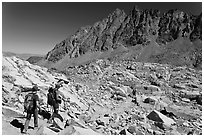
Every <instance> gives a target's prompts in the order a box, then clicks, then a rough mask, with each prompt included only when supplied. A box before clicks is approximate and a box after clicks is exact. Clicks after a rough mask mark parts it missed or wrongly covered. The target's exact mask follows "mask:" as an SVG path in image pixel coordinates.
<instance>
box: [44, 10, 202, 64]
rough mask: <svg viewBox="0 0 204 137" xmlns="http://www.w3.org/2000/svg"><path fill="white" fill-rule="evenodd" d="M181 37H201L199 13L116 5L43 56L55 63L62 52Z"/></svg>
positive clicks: (77, 53) (71, 55)
mask: <svg viewBox="0 0 204 137" xmlns="http://www.w3.org/2000/svg"><path fill="white" fill-rule="evenodd" d="M182 37H184V38H187V39H190V41H191V42H194V41H196V40H198V39H200V40H201V37H202V14H200V15H199V16H193V15H192V16H190V15H188V14H186V13H184V12H182V11H179V10H169V11H168V12H166V13H164V14H163V15H160V12H159V11H158V10H152V9H151V10H139V9H138V8H136V7H134V8H133V10H132V11H131V12H130V13H129V14H128V15H126V14H125V13H124V11H122V10H120V9H116V10H115V11H114V12H113V13H112V14H110V15H109V16H108V17H107V18H105V19H103V20H102V21H99V22H96V23H95V24H94V25H93V26H86V27H82V28H80V29H79V30H78V31H77V32H76V33H75V34H74V35H72V36H71V37H70V38H67V39H66V40H64V41H62V42H61V43H59V44H57V45H56V46H55V47H54V49H53V50H51V51H50V52H48V54H47V55H46V58H45V59H46V60H48V61H51V62H53V63H55V62H57V61H59V60H61V59H62V58H64V57H65V55H66V56H67V55H68V56H69V58H77V57H79V56H81V55H83V54H86V53H87V52H88V51H90V52H94V51H102V52H104V51H107V50H110V49H116V48H117V47H118V46H119V45H123V46H124V47H127V48H128V47H133V46H136V45H138V44H140V45H144V46H145V45H148V44H149V43H150V42H152V41H153V42H155V43H157V44H158V45H161V46H162V45H166V44H168V43H170V42H172V41H174V40H176V39H178V38H182ZM199 50H201V49H200V48H199ZM192 56H193V57H194V59H193V61H194V64H195V66H196V65H199V64H200V63H201V62H202V61H201V56H200V55H199V53H197V52H195V55H192Z"/></svg>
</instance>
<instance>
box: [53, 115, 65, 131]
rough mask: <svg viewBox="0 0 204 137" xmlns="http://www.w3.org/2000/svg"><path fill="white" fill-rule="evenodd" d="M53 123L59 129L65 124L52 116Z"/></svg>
mask: <svg viewBox="0 0 204 137" xmlns="http://www.w3.org/2000/svg"><path fill="white" fill-rule="evenodd" d="M53 125H54V126H55V127H57V128H59V129H61V130H62V129H64V126H65V124H64V123H63V122H62V121H61V120H60V119H59V118H57V117H55V118H54V122H53Z"/></svg>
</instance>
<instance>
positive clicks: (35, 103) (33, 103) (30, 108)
mask: <svg viewBox="0 0 204 137" xmlns="http://www.w3.org/2000/svg"><path fill="white" fill-rule="evenodd" d="M31 91H32V92H31V93H28V94H27V95H26V96H25V100H24V111H25V112H26V113H27V116H26V121H25V125H24V129H23V131H22V133H27V130H28V127H29V123H30V119H31V116H32V114H33V117H34V129H35V128H37V127H38V109H39V111H40V106H39V97H38V95H37V91H39V88H38V86H37V85H35V86H33V88H32V89H31Z"/></svg>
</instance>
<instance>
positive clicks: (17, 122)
mask: <svg viewBox="0 0 204 137" xmlns="http://www.w3.org/2000/svg"><path fill="white" fill-rule="evenodd" d="M10 124H11V125H12V126H14V127H16V128H20V130H21V132H22V131H23V129H24V125H23V123H21V122H19V121H18V120H17V119H14V120H12V121H11V122H10ZM28 129H34V128H33V127H31V126H29V127H28Z"/></svg>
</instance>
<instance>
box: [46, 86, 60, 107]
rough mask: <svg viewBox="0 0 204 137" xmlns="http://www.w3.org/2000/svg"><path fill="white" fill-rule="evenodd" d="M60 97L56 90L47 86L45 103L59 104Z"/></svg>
mask: <svg viewBox="0 0 204 137" xmlns="http://www.w3.org/2000/svg"><path fill="white" fill-rule="evenodd" d="M61 102H62V101H61V98H59V97H58V95H57V93H56V90H55V89H53V88H52V87H51V88H49V90H48V94H47V103H48V105H50V106H54V105H55V104H56V103H59V104H61Z"/></svg>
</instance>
